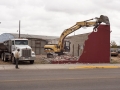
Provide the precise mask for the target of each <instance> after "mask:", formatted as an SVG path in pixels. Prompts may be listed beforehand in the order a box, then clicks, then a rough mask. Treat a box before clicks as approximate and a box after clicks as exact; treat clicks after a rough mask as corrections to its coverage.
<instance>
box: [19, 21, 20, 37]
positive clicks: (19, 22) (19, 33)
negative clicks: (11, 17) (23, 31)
mask: <svg viewBox="0 0 120 90" xmlns="http://www.w3.org/2000/svg"><path fill="white" fill-rule="evenodd" d="M19 38H20V20H19Z"/></svg>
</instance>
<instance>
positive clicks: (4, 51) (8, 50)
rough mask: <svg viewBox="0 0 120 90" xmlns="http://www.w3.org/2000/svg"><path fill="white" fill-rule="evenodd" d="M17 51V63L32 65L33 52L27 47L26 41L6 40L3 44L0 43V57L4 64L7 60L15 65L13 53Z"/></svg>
mask: <svg viewBox="0 0 120 90" xmlns="http://www.w3.org/2000/svg"><path fill="white" fill-rule="evenodd" d="M17 49H20V51H19V56H20V57H19V61H30V64H33V63H34V60H35V52H34V51H32V48H31V47H30V46H29V45H28V39H20V38H18V39H10V40H6V41H4V42H3V43H0V57H1V59H2V60H3V61H4V62H6V61H8V60H10V61H12V63H15V52H16V51H17Z"/></svg>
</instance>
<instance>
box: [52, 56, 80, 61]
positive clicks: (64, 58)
mask: <svg viewBox="0 0 120 90" xmlns="http://www.w3.org/2000/svg"><path fill="white" fill-rule="evenodd" d="M52 61H78V56H71V55H61V56H56V57H54V58H53V59H52Z"/></svg>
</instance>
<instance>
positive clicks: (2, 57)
mask: <svg viewBox="0 0 120 90" xmlns="http://www.w3.org/2000/svg"><path fill="white" fill-rule="evenodd" d="M1 59H2V61H4V53H2V54H1Z"/></svg>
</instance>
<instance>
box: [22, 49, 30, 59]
mask: <svg viewBox="0 0 120 90" xmlns="http://www.w3.org/2000/svg"><path fill="white" fill-rule="evenodd" d="M22 57H31V49H22Z"/></svg>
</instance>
